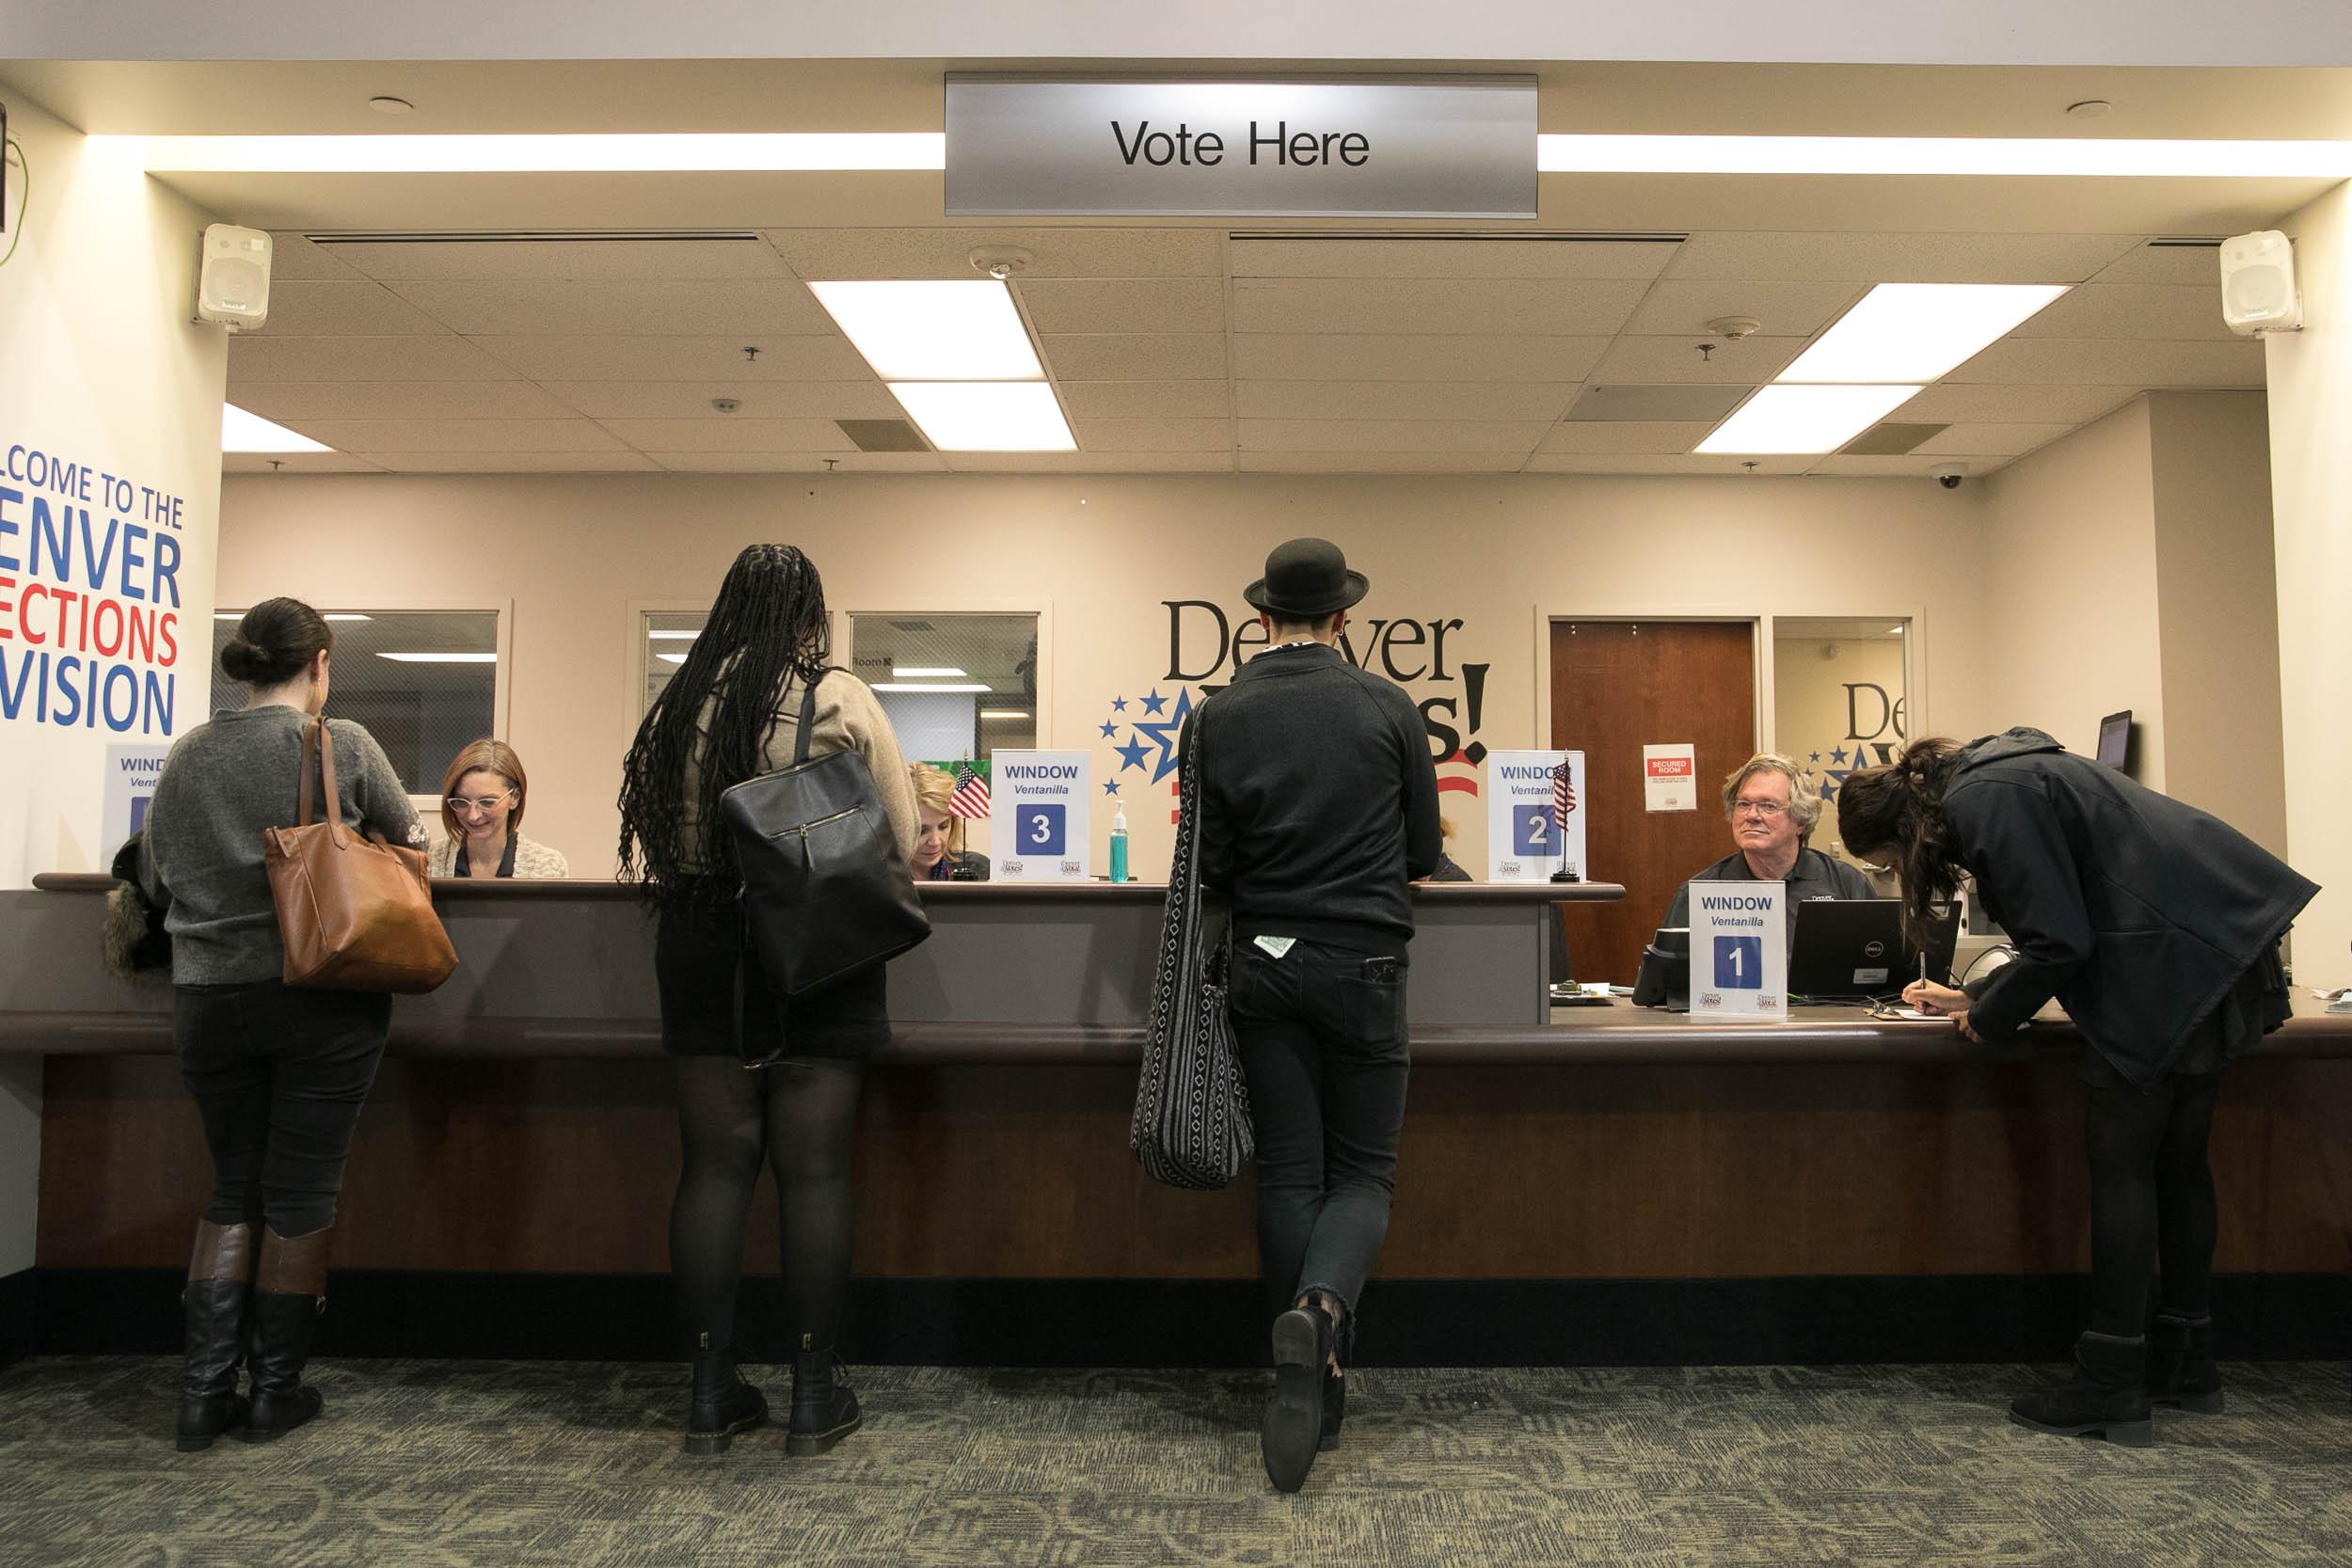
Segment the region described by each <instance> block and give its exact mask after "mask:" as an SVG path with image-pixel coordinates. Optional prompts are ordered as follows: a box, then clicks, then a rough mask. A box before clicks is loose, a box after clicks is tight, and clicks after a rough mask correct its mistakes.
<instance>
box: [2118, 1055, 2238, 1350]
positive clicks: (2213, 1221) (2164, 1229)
mask: <svg viewBox="0 0 2352 1568" xmlns="http://www.w3.org/2000/svg"><path fill="white" fill-rule="evenodd" d="M2220 1087H2221V1075H2220V1074H2219V1073H2217V1072H2215V1073H2206V1074H2203V1075H2202V1076H2200V1077H2195V1078H2168V1079H2166V1080H2165V1081H2164V1082H2163V1083H2161V1084H2158V1085H2156V1086H2155V1087H2154V1088H2153V1089H2151V1090H2149V1091H2148V1092H2147V1093H2145V1094H2142V1093H2140V1092H2139V1091H2138V1090H2137V1089H2133V1088H2127V1087H2123V1086H2122V1085H2117V1086H2114V1087H2096V1086H2094V1087H2093V1088H2092V1089H2091V1091H2090V1115H2089V1117H2088V1118H2087V1125H2086V1129H2085V1131H2086V1133H2087V1136H2088V1141H2089V1143H2090V1326H2091V1327H2092V1328H2093V1329H2094V1330H2096V1331H2097V1332H2099V1333H2101V1334H2120V1335H2123V1336H2126V1337H2133V1336H2137V1335H2138V1334H2140V1333H2142V1332H2143V1331H2144V1329H2145V1326H2146V1323H2147V1311H2148V1277H2149V1275H2151V1274H2152V1273H2153V1271H2154V1269H2155V1266H2156V1259H2157V1257H2158V1255H2159V1253H2161V1255H2162V1257H2163V1259H2164V1281H2163V1289H2162V1295H2161V1296H2160V1298H2159V1300H2160V1304H2161V1305H2162V1306H2164V1307H2169V1308H2170V1309H2171V1310H2173V1311H2176V1312H2182V1313H2185V1314H2187V1315H2188V1316H2191V1317H2201V1316H2202V1315H2203V1314H2204V1312H2205V1310H2206V1308H2207V1307H2208V1305H2209V1303H2208V1300H2207V1297H2208V1295H2209V1294H2210V1292H2211V1291H2212V1288H2213V1247H2214V1236H2215V1233H2216V1231H2217V1229H2218V1227H2219V1212H2218V1209H2217V1205H2216V1203H2215V1201H2214V1193H2213V1166H2212V1165H2211V1164H2207V1162H2206V1159H2205V1148H2206V1144H2207V1142H2208V1141H2209V1140H2210V1138H2211V1137H2212V1135H2213V1107H2214V1101H2215V1099H2216V1097H2217V1095H2218V1094H2219V1092H2220Z"/></svg>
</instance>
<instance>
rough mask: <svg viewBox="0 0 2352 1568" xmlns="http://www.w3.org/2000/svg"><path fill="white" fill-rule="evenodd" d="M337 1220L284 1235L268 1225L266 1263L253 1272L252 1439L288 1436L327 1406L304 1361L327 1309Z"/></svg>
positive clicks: (264, 1242) (248, 1424) (249, 1439)
mask: <svg viewBox="0 0 2352 1568" xmlns="http://www.w3.org/2000/svg"><path fill="white" fill-rule="evenodd" d="M333 1230H334V1227H331V1226H326V1227H321V1228H319V1229H317V1230H313V1231H311V1232H310V1234H309V1235H307V1236H294V1237H287V1236H280V1235H279V1234H278V1232H277V1231H275V1230H272V1229H268V1228H266V1227H264V1228H263V1230H262V1264H261V1269H260V1271H259V1272H258V1273H256V1274H255V1275H254V1276H253V1305H252V1306H251V1307H249V1308H248V1309H247V1310H248V1315H249V1316H250V1318H251V1320H252V1323H253V1334H252V1369H253V1406H252V1410H251V1413H250V1414H249V1415H248V1416H247V1418H246V1429H245V1438H246V1442H248V1443H267V1442H270V1441H272V1440H273V1439H275V1438H278V1437H283V1436H284V1435H285V1434H286V1433H290V1432H292V1431H293V1430H294V1428H296V1427H298V1426H300V1425H302V1424H303V1422H305V1421H308V1420H310V1419H311V1418H314V1417H316V1416H317V1415H318V1414H319V1412H320V1411H321V1410H323V1409H325V1408H326V1401H325V1400H324V1399H322V1398H320V1396H319V1391H318V1390H317V1389H315V1388H311V1387H308V1386H304V1384H303V1381H302V1364H303V1363H304V1362H305V1361H307V1360H308V1359H310V1332H311V1329H312V1328H313V1327H314V1326H315V1325H316V1324H317V1323H318V1320H319V1314H320V1313H322V1312H324V1311H326V1243H327V1238H328V1237H329V1236H330V1235H332V1234H333Z"/></svg>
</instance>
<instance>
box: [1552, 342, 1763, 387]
mask: <svg viewBox="0 0 2352 1568" xmlns="http://www.w3.org/2000/svg"><path fill="white" fill-rule="evenodd" d="M1805 341H1806V340H1804V339H1803V338H1766V337H1762V336H1758V337H1754V338H1738V339H1730V338H1725V339H1714V338H1620V339H1618V340H1617V341H1615V342H1613V343H1612V344H1610V345H1609V352H1608V353H1607V354H1604V355H1602V356H1601V357H1600V363H1599V364H1598V365H1597V366H1595V367H1594V368H1593V372H1592V374H1591V375H1589V376H1587V377H1586V378H1585V379H1586V380H1587V381H1591V382H1596V383H1601V384H1606V385H1616V384H1619V383H1625V384H1630V385H1641V386H1659V385H1662V384H1670V383H1676V382H1686V383H1687V382H1699V383H1708V384H1711V385H1717V386H1722V385H1741V386H1748V387H1758V386H1761V385H1763V384H1764V383H1765V382H1767V381H1770V380H1772V377H1774V376H1776V375H1778V374H1779V373H1780V372H1782V371H1783V370H1786V369H1787V368H1788V361H1790V360H1791V359H1794V358H1795V357H1796V356H1797V355H1798V353H1799V352H1800V351H1802V350H1803V349H1804V345H1805ZM1709 344H1712V345H1713V346H1712V347H1711V348H1707V345H1709ZM1702 348H1707V352H1705V353H1702V352H1700V351H1701V349H1702Z"/></svg>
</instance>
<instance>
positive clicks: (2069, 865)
mask: <svg viewBox="0 0 2352 1568" xmlns="http://www.w3.org/2000/svg"><path fill="white" fill-rule="evenodd" d="M1954 795H1955V796H1958V797H1959V798H1958V799H1955V798H1954V796H1947V797H1946V799H1945V802H1944V809H1945V814H1946V816H1948V817H1949V818H1950V819H1951V823H1952V827H1953V829H1954V831H1955V832H1957V834H1958V835H1959V838H1960V847H1961V850H1962V852H1963V855H1965V857H1966V859H1967V864H1968V866H1969V869H1971V870H1972V871H1974V872H1975V873H1976V874H1977V879H1978V880H1979V881H1980V882H1983V883H1987V884H1989V885H1990V888H1991V889H1992V890H1993V891H1994V893H1996V894H1997V895H1998V897H1997V900H1996V902H1997V904H1998V907H1999V910H2000V913H2001V924H2002V925H2003V926H2005V927H2008V929H2009V935H2010V942H2012V943H2013V944H2014V945H2015V946H2016V948H2017V960H2016V961H2015V962H2014V963H2009V964H2004V965H2002V966H2001V967H2000V968H1998V969H1996V970H1994V972H1993V973H1992V974H1989V975H1987V976H1985V977H1984V978H1983V979H1982V980H1980V981H1979V982H1977V984H1976V985H1975V986H1973V987H1971V988H1970V995H1971V997H1972V1005H1971V1006H1970V1007H1969V1009H1968V1024H1969V1027H1970V1028H1972V1029H1974V1030H1975V1031H1976V1032H1977V1033H1978V1034H1979V1035H1981V1036H1983V1037H1985V1038H1987V1039H1991V1038H1994V1037H1997V1036H2001V1035H2006V1034H2009V1033H2010V1032H2011V1031H2012V1030H2014V1029H2016V1028H2017V1027H2018V1026H2019V1025H2020V1024H2022V1023H2024V1022H2026V1020H2027V1019H2029V1018H2031V1017H2033V1015H2034V1014H2035V1013H2037V1012H2039V1011H2041V1010H2042V1006H2043V1005H2044V1004H2046V1003H2047V1002H2048V1001H2049V1000H2050V998H2052V997H2054V996H2056V995H2057V994H2058V991H2059V990H2060V989H2061V988H2063V987H2064V986H2065V984H2066V983H2067V981H2069V980H2071V979H2073V978H2074V974H2076V972H2078V971H2079V970H2081V968H2082V967H2083V966H2084V965H2085V964H2087V963H2089V962H2090V957H2091V952H2092V942H2091V929H2090V911H2089V910H2087V909H2086V908H2084V906H2083V896H2082V882H2081V878H2080V873H2079V872H2078V870H2077V868H2076V867H2075V864H2074V850H2073V849H2072V848H2071V847H2069V846H2068V844H2067V841H2066V834H2065V832H2064V830H2063V829H2062V828H2061V827H2060V826H2059V823H2058V813H2057V810H2056V809H2055V808H2054V807H2053V806H2052V804H2051V802H2050V798H2049V796H2047V795H2046V794H2044V793H2043V792H2042V791H2041V790H2039V789H2035V788H2033V787H2032V786H2030V785H2026V784H2011V783H2009V782H2008V781H2006V780H1991V779H1988V780H1985V781H1983V782H1982V783H1979V784H1973V785H1972V786H1970V787H1969V788H1968V789H1966V790H1965V791H1964V792H1962V791H1955V792H1954Z"/></svg>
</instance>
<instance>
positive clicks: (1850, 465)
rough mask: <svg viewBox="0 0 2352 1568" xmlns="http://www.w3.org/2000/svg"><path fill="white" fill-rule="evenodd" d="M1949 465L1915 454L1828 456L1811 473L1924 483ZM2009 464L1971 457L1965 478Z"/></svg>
mask: <svg viewBox="0 0 2352 1568" xmlns="http://www.w3.org/2000/svg"><path fill="white" fill-rule="evenodd" d="M1952 461H1953V459H1952V458H1950V457H1948V456H1943V457H1931V456H1928V455H1926V454H1924V453H1917V452H1914V453H1909V454H1906V455H1904V456H1900V457H1843V456H1830V457H1824V458H1821V459H1820V461H1818V462H1816V463H1815V464H1814V466H1813V469H1812V471H1813V472H1814V473H1817V474H1826V475H1829V476H1831V477H1833V478H1837V477H1842V478H1846V479H1927V478H1929V477H1931V474H1932V472H1933V470H1935V469H1936V468H1939V467H1943V466H1944V465H1945V464H1947V463H1950V462H1952ZM2010 461H2011V460H2010V458H2007V457H2001V456H1989V455H1984V454H1978V455H1975V456H1972V457H1970V458H1969V459H1968V477H1969V478H1970V479H1972V480H1978V479H1982V478H1984V477H1985V475H1987V474H1990V473H1993V472H1994V471H1995V470H1997V469H1999V468H2001V467H2006V466H2007V465H2008V464H2009V463H2010Z"/></svg>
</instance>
